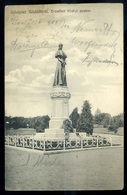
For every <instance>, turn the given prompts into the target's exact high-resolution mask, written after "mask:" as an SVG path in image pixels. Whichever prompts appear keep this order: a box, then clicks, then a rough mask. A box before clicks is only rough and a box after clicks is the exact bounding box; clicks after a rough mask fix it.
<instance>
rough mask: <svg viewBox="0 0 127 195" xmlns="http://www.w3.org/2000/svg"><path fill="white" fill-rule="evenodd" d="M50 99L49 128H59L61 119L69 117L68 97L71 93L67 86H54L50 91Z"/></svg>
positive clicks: (61, 123) (61, 122)
mask: <svg viewBox="0 0 127 195" xmlns="http://www.w3.org/2000/svg"><path fill="white" fill-rule="evenodd" d="M50 96H51V99H52V114H51V115H52V117H51V120H50V121H49V129H54V128H57V129H61V128H62V125H63V121H64V120H65V119H69V103H68V101H69V98H70V97H71V94H70V93H69V91H68V87H67V86H54V87H53V89H52V92H51V93H50Z"/></svg>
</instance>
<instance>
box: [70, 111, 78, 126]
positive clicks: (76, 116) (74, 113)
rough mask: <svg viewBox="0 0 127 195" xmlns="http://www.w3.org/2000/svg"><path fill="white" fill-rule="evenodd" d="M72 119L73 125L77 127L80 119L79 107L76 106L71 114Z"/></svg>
mask: <svg viewBox="0 0 127 195" xmlns="http://www.w3.org/2000/svg"><path fill="white" fill-rule="evenodd" d="M70 119H71V121H72V127H73V128H76V127H77V121H78V119H79V113H78V108H77V107H76V108H74V110H73V111H72V113H71V114H70Z"/></svg>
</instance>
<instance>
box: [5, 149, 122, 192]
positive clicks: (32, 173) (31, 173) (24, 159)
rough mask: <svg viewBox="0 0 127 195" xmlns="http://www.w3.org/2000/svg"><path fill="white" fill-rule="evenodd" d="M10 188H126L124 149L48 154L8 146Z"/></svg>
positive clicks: (7, 167) (6, 178)
mask: <svg viewBox="0 0 127 195" xmlns="http://www.w3.org/2000/svg"><path fill="white" fill-rule="evenodd" d="M5 188H6V190H22V191H23V190H36V191H37V190H114V189H115V190H117V189H122V188H123V148H106V149H96V150H85V151H76V152H68V153H60V154H48V155H44V154H43V153H41V152H30V151H29V150H26V151H24V150H21V149H16V148H13V147H5Z"/></svg>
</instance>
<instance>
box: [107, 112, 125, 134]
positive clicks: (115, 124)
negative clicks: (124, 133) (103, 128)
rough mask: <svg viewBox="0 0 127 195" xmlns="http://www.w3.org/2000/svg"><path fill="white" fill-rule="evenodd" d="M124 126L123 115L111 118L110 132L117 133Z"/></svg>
mask: <svg viewBox="0 0 127 195" xmlns="http://www.w3.org/2000/svg"><path fill="white" fill-rule="evenodd" d="M123 126H124V120H123V114H119V115H117V116H113V117H112V118H111V120H110V124H109V127H108V130H110V131H114V133H117V131H118V128H119V127H123Z"/></svg>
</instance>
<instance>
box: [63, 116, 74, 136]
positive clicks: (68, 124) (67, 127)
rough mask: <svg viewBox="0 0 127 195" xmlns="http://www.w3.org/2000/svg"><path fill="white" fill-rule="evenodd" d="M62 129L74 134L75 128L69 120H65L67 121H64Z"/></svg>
mask: <svg viewBox="0 0 127 195" xmlns="http://www.w3.org/2000/svg"><path fill="white" fill-rule="evenodd" d="M62 128H63V129H64V131H65V132H66V133H70V132H73V127H72V124H71V121H70V120H69V119H65V120H64V121H63V125H62Z"/></svg>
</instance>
